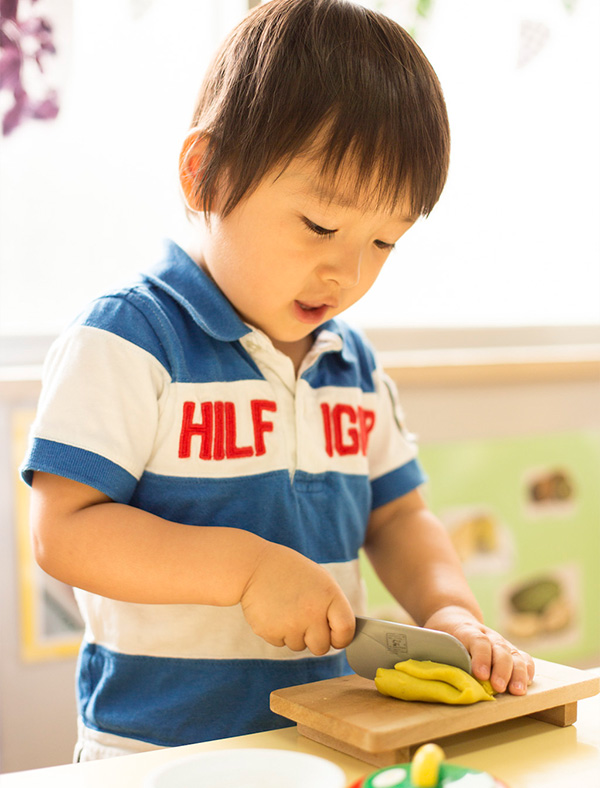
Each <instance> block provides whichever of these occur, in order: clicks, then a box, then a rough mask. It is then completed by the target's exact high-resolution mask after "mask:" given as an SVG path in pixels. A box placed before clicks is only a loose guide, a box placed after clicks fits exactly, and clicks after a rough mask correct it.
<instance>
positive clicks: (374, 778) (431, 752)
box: [352, 744, 506, 788]
mask: <svg viewBox="0 0 600 788" xmlns="http://www.w3.org/2000/svg"><path fill="white" fill-rule="evenodd" d="M444 758H445V755H444V751H443V750H442V748H441V747H438V745H437V744H424V745H423V746H422V747H419V749H418V750H417V751H416V752H415V754H414V756H413V759H412V762H411V763H398V764H396V765H395V766H386V767H385V768H384V769H378V770H377V771H376V772H373V773H372V774H369V775H367V776H366V777H361V778H360V779H359V780H357V781H356V782H355V783H354V784H353V785H352V788H453V786H456V788H506V785H505V784H504V783H503V782H502V781H500V780H498V779H496V778H494V777H492V775H491V774H488V773H487V772H480V771H477V770H476V769H468V768H466V767H464V766H456V765H454V764H451V763H447V762H445V761H444Z"/></svg>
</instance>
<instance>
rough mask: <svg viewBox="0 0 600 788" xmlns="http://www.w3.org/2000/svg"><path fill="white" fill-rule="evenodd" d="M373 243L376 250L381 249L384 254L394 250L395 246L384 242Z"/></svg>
mask: <svg viewBox="0 0 600 788" xmlns="http://www.w3.org/2000/svg"><path fill="white" fill-rule="evenodd" d="M373 243H374V244H375V246H376V247H377V248H378V249H383V251H384V252H391V251H392V249H395V248H396V244H388V243H386V242H385V241H379V240H376V241H373Z"/></svg>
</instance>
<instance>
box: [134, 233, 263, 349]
mask: <svg viewBox="0 0 600 788" xmlns="http://www.w3.org/2000/svg"><path fill="white" fill-rule="evenodd" d="M143 279H144V280H145V281H148V282H151V283H152V284H153V285H155V286H156V287H159V288H160V289H161V290H163V291H164V292H166V293H168V294H169V295H170V296H171V298H173V299H174V300H175V301H177V303H178V304H180V306H182V307H183V308H184V309H185V310H186V312H187V313H188V314H189V315H190V317H191V318H192V320H193V321H194V322H195V323H197V324H198V325H199V326H200V328H201V329H202V330H203V331H205V332H206V333H207V334H209V336H211V337H214V338H215V339H220V340H222V341H223V342H234V341H235V340H236V339H240V338H241V337H243V336H244V335H245V334H248V333H249V332H250V331H251V330H252V329H250V328H249V327H248V326H247V325H246V324H245V323H244V321H243V320H242V319H241V318H240V316H239V315H238V314H237V312H236V311H235V309H234V308H233V307H232V305H231V303H230V302H229V301H228V300H227V298H226V297H225V296H224V295H223V293H222V292H221V291H220V290H219V288H218V287H217V285H216V284H215V283H214V282H213V281H212V279H211V278H210V277H209V276H208V275H207V274H206V272H205V271H204V270H203V269H202V268H200V266H199V265H198V264H197V263H196V262H195V261H194V260H192V258H191V257H190V256H189V255H188V254H186V252H184V251H183V249H182V248H181V247H180V246H178V245H177V244H176V243H174V242H173V241H166V242H165V254H164V256H163V259H162V260H161V262H160V263H158V265H156V266H154V268H152V269H151V271H150V272H149V273H147V274H144V276H143Z"/></svg>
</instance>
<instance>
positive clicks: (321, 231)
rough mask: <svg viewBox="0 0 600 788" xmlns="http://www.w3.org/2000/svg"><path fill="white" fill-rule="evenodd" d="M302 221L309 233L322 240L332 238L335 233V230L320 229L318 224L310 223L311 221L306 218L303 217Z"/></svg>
mask: <svg viewBox="0 0 600 788" xmlns="http://www.w3.org/2000/svg"><path fill="white" fill-rule="evenodd" d="M303 221H304V224H305V225H306V226H307V227H308V229H309V230H310V231H311V232H313V233H315V234H316V235H320V236H322V237H324V238H333V236H334V235H335V234H336V233H337V230H328V229H327V228H326V227H321V226H320V225H319V224H315V223H314V222H311V220H310V219H307V218H306V217H303Z"/></svg>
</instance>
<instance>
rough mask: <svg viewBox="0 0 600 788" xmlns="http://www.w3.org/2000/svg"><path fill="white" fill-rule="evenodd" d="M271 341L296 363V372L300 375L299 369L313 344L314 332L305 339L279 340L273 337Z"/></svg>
mask: <svg viewBox="0 0 600 788" xmlns="http://www.w3.org/2000/svg"><path fill="white" fill-rule="evenodd" d="M271 342H272V343H273V347H274V348H276V349H277V350H280V351H281V352H282V353H284V354H285V355H286V356H288V358H290V359H291V361H292V364H293V365H294V372H295V373H296V375H298V370H299V369H300V367H301V365H302V362H303V361H304V359H305V357H306V354H307V353H308V351H309V350H310V349H311V347H312V346H313V342H314V338H313V336H312V334H309V335H308V336H307V337H304V339H299V340H298V341H297V342H278V341H277V340H275V339H271Z"/></svg>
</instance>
